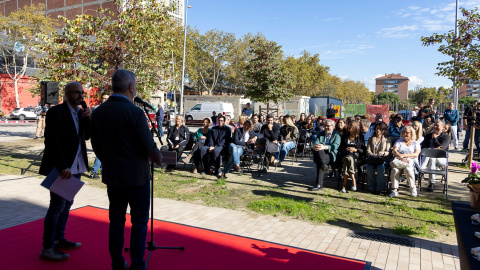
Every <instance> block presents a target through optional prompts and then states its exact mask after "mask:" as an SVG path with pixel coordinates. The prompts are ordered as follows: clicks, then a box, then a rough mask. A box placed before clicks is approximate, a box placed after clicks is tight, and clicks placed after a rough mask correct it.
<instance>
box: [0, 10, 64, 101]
mask: <svg viewBox="0 0 480 270" xmlns="http://www.w3.org/2000/svg"><path fill="white" fill-rule="evenodd" d="M55 27H56V21H55V20H53V19H52V18H50V17H48V16H45V5H44V4H38V5H31V6H25V7H23V8H20V9H19V10H18V11H14V12H12V13H10V14H9V15H8V16H7V17H5V16H1V15H0V33H8V34H0V35H1V36H2V40H1V41H0V51H1V56H2V58H3V61H1V62H3V63H4V65H3V66H0V70H3V71H2V72H5V73H7V74H8V75H9V77H10V78H11V79H12V80H13V81H14V84H15V98H16V103H17V104H16V105H17V107H20V101H19V97H18V88H17V82H18V80H20V79H21V78H22V77H23V76H24V75H25V71H26V69H27V61H26V59H29V58H30V59H32V60H33V61H35V62H37V61H39V59H40V58H42V54H43V50H41V45H42V40H41V39H40V37H41V36H49V35H51V34H52V33H53V31H54V30H55ZM16 43H17V44H21V45H23V50H19V51H17V50H15V49H14V45H15V44H16Z"/></svg>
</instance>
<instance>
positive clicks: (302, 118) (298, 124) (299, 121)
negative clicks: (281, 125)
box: [295, 113, 307, 128]
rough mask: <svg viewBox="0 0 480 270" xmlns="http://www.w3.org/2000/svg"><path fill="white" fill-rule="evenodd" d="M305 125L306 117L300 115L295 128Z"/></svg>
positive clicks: (302, 114)
mask: <svg viewBox="0 0 480 270" xmlns="http://www.w3.org/2000/svg"><path fill="white" fill-rule="evenodd" d="M306 123H307V117H306V116H305V113H301V114H300V119H298V122H296V123H295V125H296V126H297V128H300V127H302V126H304V125H305V124H306Z"/></svg>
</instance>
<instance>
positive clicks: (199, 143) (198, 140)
mask: <svg viewBox="0 0 480 270" xmlns="http://www.w3.org/2000/svg"><path fill="white" fill-rule="evenodd" d="M210 123H211V122H210V118H205V119H203V126H202V127H201V128H199V129H198V130H197V132H195V135H194V136H193V142H194V143H195V145H194V146H193V148H192V151H191V154H189V155H188V156H187V157H186V158H184V159H183V162H185V163H189V162H190V159H191V158H192V157H193V159H194V162H195V167H194V169H193V173H197V172H198V166H199V165H200V160H201V155H200V149H201V148H202V147H204V146H205V143H206V141H207V138H208V136H209V135H210V132H211V131H212V130H211V129H210V128H209V127H210Z"/></svg>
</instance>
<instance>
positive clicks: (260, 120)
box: [258, 114, 265, 125]
mask: <svg viewBox="0 0 480 270" xmlns="http://www.w3.org/2000/svg"><path fill="white" fill-rule="evenodd" d="M258 122H259V123H260V124H262V125H264V124H265V116H264V115H263V114H260V117H259V118H258Z"/></svg>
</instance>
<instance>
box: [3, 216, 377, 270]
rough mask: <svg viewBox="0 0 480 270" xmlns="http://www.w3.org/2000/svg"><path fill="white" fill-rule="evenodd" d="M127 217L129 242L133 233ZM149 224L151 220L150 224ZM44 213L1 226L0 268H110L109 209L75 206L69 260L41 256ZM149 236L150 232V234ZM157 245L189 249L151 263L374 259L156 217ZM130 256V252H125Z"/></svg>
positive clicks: (313, 264)
mask: <svg viewBox="0 0 480 270" xmlns="http://www.w3.org/2000/svg"><path fill="white" fill-rule="evenodd" d="M129 221H130V218H129V217H127V224H128V225H127V227H128V228H127V229H126V230H125V244H126V245H127V246H128V243H129V239H130V223H129ZM149 226H150V225H149ZM42 233H43V219H41V220H36V221H33V222H29V223H26V224H22V225H18V226H15V227H11V228H7V229H3V230H0V239H1V241H0V242H1V245H0V254H1V256H0V258H1V260H0V268H1V269H62V270H65V269H69V270H71V269H110V255H109V253H108V211H107V210H104V209H99V208H94V207H83V208H80V209H77V210H73V211H71V212H70V218H69V221H68V224H67V232H66V233H67V237H66V238H67V239H70V240H74V241H79V242H81V243H82V248H80V249H78V250H72V251H70V252H68V253H69V254H70V260H68V261H65V262H48V261H42V260H40V259H39V255H40V250H41V248H42ZM147 239H148V240H149V239H150V233H149V234H148V238H147ZM154 241H155V243H156V244H157V246H184V247H185V250H184V251H181V250H156V251H153V253H152V256H151V259H150V263H149V265H148V268H149V269H176V270H183V269H249V270H250V269H263V270H267V269H275V270H282V269H348V270H355V269H369V268H370V263H366V262H363V261H357V260H351V259H346V258H340V257H335V256H331V255H325V254H321V253H316V252H312V251H307V250H302V249H298V248H293V247H288V246H282V245H278V244H273V243H269V242H264V241H259V240H254V239H249V238H245V237H240V236H235V235H230V234H225V233H219V232H215V231H210V230H205V229H199V228H195V227H190V226H185V225H179V224H175V223H169V222H163V221H157V220H155V221H154ZM147 255H148V251H146V253H145V258H147ZM124 256H125V258H126V259H127V261H128V262H130V256H129V254H128V252H125V254H124Z"/></svg>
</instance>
